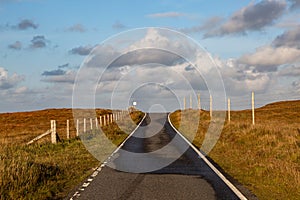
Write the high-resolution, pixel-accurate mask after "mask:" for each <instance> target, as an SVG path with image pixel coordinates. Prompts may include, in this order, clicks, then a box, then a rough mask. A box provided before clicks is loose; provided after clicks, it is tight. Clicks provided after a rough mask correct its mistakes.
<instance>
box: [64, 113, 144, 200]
mask: <svg viewBox="0 0 300 200" xmlns="http://www.w3.org/2000/svg"><path fill="white" fill-rule="evenodd" d="M146 116H147V113H145V115H144V117H143V118H142V120H141V121H140V122H139V123H138V124H137V126H136V127H135V129H134V130H133V131H132V132H131V133H130V134H129V135H128V136H127V137H126V138H125V140H124V141H123V142H122V143H121V144H120V145H119V146H118V147H117V148H116V149H115V150H114V151H113V152H112V154H110V155H109V156H108V157H107V159H106V160H105V161H103V162H102V163H100V166H99V167H97V168H96V169H95V170H94V171H93V173H91V175H89V176H88V177H87V178H86V179H85V180H84V181H83V184H81V186H80V187H78V188H77V189H76V190H75V192H74V193H73V195H72V196H71V197H70V198H69V199H70V200H73V199H74V198H78V197H80V193H81V192H82V191H84V190H85V188H87V187H88V186H89V185H90V182H92V181H93V180H94V178H95V177H96V176H97V175H98V174H99V173H100V171H101V170H102V168H103V167H105V165H106V164H107V163H108V162H109V160H110V159H111V157H112V156H113V155H114V154H115V153H117V151H119V150H120V148H121V147H122V146H123V145H124V143H125V142H126V141H127V140H128V139H129V138H130V137H131V136H132V135H133V134H134V133H135V131H136V130H137V129H138V128H139V127H140V125H141V124H142V122H143V121H144V120H145V118H146ZM70 194H72V193H70ZM66 198H68V197H66Z"/></svg>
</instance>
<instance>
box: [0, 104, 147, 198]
mask: <svg viewBox="0 0 300 200" xmlns="http://www.w3.org/2000/svg"><path fill="white" fill-rule="evenodd" d="M97 112H103V113H105V112H107V113H109V112H111V111H108V110H97ZM47 114H48V115H47ZM69 117H70V118H69ZM71 117H72V112H71V110H70V109H62V110H55V109H52V110H45V111H37V112H31V113H30V112H28V113H11V114H0V121H2V122H7V123H4V127H6V131H7V130H9V132H5V129H4V128H3V127H1V130H0V133H1V143H0V144H1V147H0V177H1V179H0V199H63V198H64V197H65V196H66V195H67V194H68V192H70V190H72V189H73V188H74V187H75V186H76V185H78V184H79V183H80V182H81V181H83V180H84V179H85V178H87V177H88V176H89V175H90V174H91V172H92V171H93V170H94V168H95V167H97V166H98V165H99V161H98V160H97V159H95V158H94V157H93V156H92V155H91V154H90V153H89V152H88V150H87V149H86V147H85V146H84V145H83V143H82V142H81V140H80V139H79V138H73V139H71V140H66V139H65V138H64V136H63V134H61V133H62V132H65V127H63V126H62V127H61V129H58V133H59V134H60V137H61V138H62V142H59V143H58V144H56V145H53V144H50V143H46V141H44V143H35V144H33V145H25V143H26V142H28V141H29V140H30V139H32V138H33V137H35V136H36V135H39V134H41V130H43V131H44V130H47V128H48V127H49V121H50V119H56V120H57V121H58V122H64V121H66V120H67V119H70V122H71ZM86 117H89V116H86ZM142 117H143V113H141V112H133V113H131V119H127V121H131V120H133V122H134V123H132V122H131V123H126V122H124V123H125V124H129V125H128V126H127V127H125V129H124V130H123V129H122V130H121V129H120V127H119V126H118V124H116V123H113V124H111V125H109V126H106V127H104V128H103V132H104V133H105V135H106V136H107V138H109V139H110V140H111V141H112V142H113V143H114V144H116V145H118V144H120V143H121V142H122V141H123V140H124V139H125V138H126V136H127V134H125V132H127V131H130V130H133V129H134V127H135V126H136V125H135V124H136V123H138V122H139V121H140V120H141V119H142ZM125 121H126V120H125ZM21 122H22V123H21ZM23 122H24V123H23ZM35 122H36V128H34V123H35ZM25 123H26V124H25ZM15 124H18V125H15ZM57 124H58V125H59V123H57ZM70 127H71V128H72V129H71V134H73V137H75V134H76V131H75V129H74V128H73V127H72V125H71V126H70ZM8 128H10V129H8ZM38 128H39V129H38ZM59 130H60V131H59ZM20 132H21V133H20ZM90 133H91V132H90ZM88 134H89V133H87V135H88Z"/></svg>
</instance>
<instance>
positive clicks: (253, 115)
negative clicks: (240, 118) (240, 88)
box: [251, 92, 255, 125]
mask: <svg viewBox="0 0 300 200" xmlns="http://www.w3.org/2000/svg"><path fill="white" fill-rule="evenodd" d="M251 104H252V125H255V104H254V92H252V102H251Z"/></svg>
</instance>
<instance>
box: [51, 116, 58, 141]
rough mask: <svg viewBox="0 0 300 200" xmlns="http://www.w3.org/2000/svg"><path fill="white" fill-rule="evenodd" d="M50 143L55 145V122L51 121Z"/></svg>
mask: <svg viewBox="0 0 300 200" xmlns="http://www.w3.org/2000/svg"><path fill="white" fill-rule="evenodd" d="M51 142H52V144H56V143H57V141H56V122H55V120H51Z"/></svg>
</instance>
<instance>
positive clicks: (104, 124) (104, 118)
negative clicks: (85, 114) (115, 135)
mask: <svg viewBox="0 0 300 200" xmlns="http://www.w3.org/2000/svg"><path fill="white" fill-rule="evenodd" d="M103 126H106V115H103Z"/></svg>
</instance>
